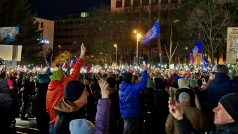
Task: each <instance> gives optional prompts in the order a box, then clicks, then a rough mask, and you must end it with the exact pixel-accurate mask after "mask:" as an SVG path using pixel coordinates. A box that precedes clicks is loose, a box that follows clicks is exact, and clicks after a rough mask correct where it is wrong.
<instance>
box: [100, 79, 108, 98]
mask: <svg viewBox="0 0 238 134" xmlns="http://www.w3.org/2000/svg"><path fill="white" fill-rule="evenodd" d="M98 84H99V86H100V88H101V94H102V98H108V97H109V91H108V86H109V84H108V83H107V81H106V80H104V79H102V78H101V79H100V80H98Z"/></svg>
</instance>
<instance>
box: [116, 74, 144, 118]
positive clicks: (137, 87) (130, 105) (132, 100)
mask: <svg viewBox="0 0 238 134" xmlns="http://www.w3.org/2000/svg"><path fill="white" fill-rule="evenodd" d="M146 84H147V71H143V72H142V79H141V81H140V82H139V83H137V84H134V83H127V82H122V83H121V84H120V86H119V99H120V100H119V103H120V112H121V116H122V118H124V119H127V118H135V117H139V116H140V114H141V110H140V109H141V108H140V91H141V90H142V89H144V87H145V86H146Z"/></svg>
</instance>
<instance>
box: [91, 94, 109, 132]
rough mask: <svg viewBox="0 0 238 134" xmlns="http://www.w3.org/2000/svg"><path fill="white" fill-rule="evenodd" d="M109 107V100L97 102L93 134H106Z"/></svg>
mask: <svg viewBox="0 0 238 134" xmlns="http://www.w3.org/2000/svg"><path fill="white" fill-rule="evenodd" d="M110 106H111V101H110V99H109V98H107V99H99V100H98V105H97V114H96V120H95V122H96V123H95V126H96V128H95V132H94V134H107V133H108V127H109V113H110Z"/></svg>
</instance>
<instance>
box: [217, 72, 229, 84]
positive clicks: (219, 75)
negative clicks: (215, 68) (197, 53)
mask: <svg viewBox="0 0 238 134" xmlns="http://www.w3.org/2000/svg"><path fill="white" fill-rule="evenodd" d="M228 80H230V77H229V76H228V75H226V74H224V73H216V74H215V79H214V82H216V83H223V82H224V81H228Z"/></svg>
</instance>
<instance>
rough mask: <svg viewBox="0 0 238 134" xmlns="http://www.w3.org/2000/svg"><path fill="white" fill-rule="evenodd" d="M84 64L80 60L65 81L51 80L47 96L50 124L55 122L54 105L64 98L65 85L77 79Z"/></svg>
mask: <svg viewBox="0 0 238 134" xmlns="http://www.w3.org/2000/svg"><path fill="white" fill-rule="evenodd" d="M82 65H83V60H80V59H79V60H78V61H77V63H76V64H75V66H74V70H73V72H72V74H71V75H69V76H68V77H67V78H66V79H65V80H64V81H57V80H51V81H50V84H49V86H48V90H47V96H46V110H47V112H48V113H49V115H50V124H52V123H55V120H56V114H55V110H54V107H55V106H56V105H57V104H58V102H59V101H60V100H61V99H63V97H64V94H63V89H64V86H65V85H66V84H67V83H68V82H70V81H72V80H77V79H78V77H79V73H80V68H81V67H82Z"/></svg>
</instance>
